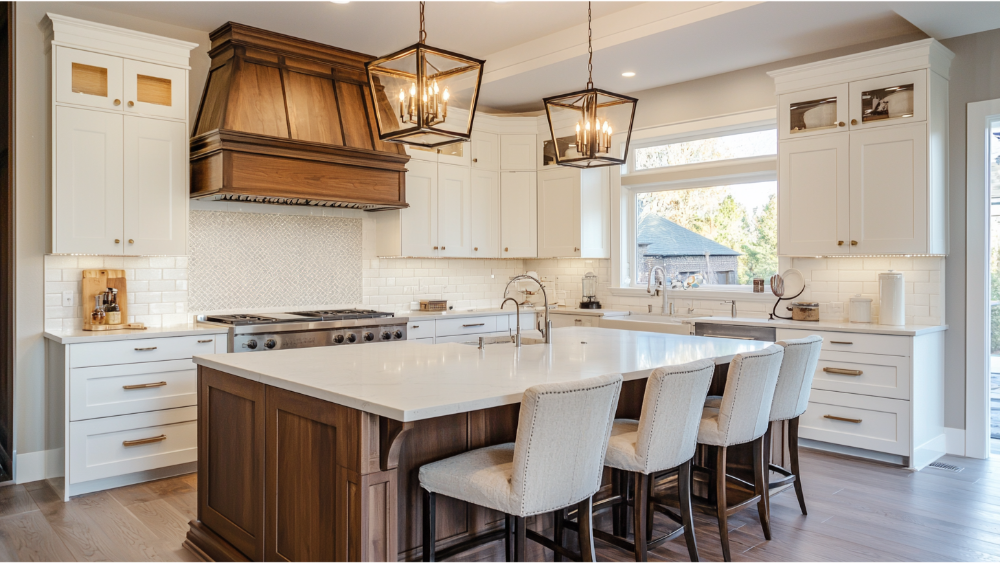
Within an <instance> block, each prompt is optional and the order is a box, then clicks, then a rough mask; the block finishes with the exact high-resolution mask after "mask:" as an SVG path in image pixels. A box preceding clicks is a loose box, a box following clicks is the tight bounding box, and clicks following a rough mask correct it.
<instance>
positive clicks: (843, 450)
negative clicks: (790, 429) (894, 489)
mask: <svg viewBox="0 0 1000 563" xmlns="http://www.w3.org/2000/svg"><path fill="white" fill-rule="evenodd" d="M799 446H801V447H803V448H811V449H814V450H820V451H824V452H832V453H837V454H843V455H849V456H853V457H860V458H863V459H874V460H876V461H883V462H886V463H892V464H895V465H901V466H904V467H906V463H905V459H904V457H903V456H901V455H896V454H887V453H884V452H876V451H874V450H864V449H861V448H855V447H852V446H842V445H840V444H831V443H830V442H820V441H819V440H810V439H808V438H799Z"/></svg>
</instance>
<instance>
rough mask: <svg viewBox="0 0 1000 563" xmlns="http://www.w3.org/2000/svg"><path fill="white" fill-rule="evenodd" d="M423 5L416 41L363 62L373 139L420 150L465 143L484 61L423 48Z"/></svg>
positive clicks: (440, 50) (426, 46)
mask: <svg viewBox="0 0 1000 563" xmlns="http://www.w3.org/2000/svg"><path fill="white" fill-rule="evenodd" d="M426 40H427V32H426V31H424V3H423V2H421V3H420V40H419V41H418V42H417V44H416V45H411V46H410V47H407V48H405V49H403V50H401V51H397V52H395V53H393V54H391V55H387V56H385V57H382V58H380V59H377V60H374V61H371V62H368V63H365V70H366V71H367V73H368V83H369V85H370V86H371V89H372V94H373V96H374V99H375V117H376V121H377V123H378V134H379V138H380V139H382V140H383V141H390V142H394V143H405V144H407V145H417V146H421V147H438V146H441V145H447V144H451V143H454V142H461V141H468V140H469V137H470V136H471V135H472V121H473V119H474V118H475V116H476V102H477V101H478V99H479V85H480V82H481V81H482V78H483V65H484V64H485V63H486V61H481V60H479V59H474V58H472V57H466V56H465V55H459V54H458V53H452V52H451V51H445V50H444V49H438V48H436V47H430V46H428V45H427V44H426V43H425V41H426Z"/></svg>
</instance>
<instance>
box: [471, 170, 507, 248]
mask: <svg viewBox="0 0 1000 563" xmlns="http://www.w3.org/2000/svg"><path fill="white" fill-rule="evenodd" d="M471 207H472V216H471V221H470V227H471V234H472V257H473V258H496V257H497V256H499V250H500V173H499V172H494V171H492V170H475V169H473V171H472V205H471Z"/></svg>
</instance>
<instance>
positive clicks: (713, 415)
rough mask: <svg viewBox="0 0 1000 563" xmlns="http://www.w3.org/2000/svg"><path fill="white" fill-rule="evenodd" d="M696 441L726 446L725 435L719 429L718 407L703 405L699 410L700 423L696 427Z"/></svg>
mask: <svg viewBox="0 0 1000 563" xmlns="http://www.w3.org/2000/svg"><path fill="white" fill-rule="evenodd" d="M698 443H699V444H706V445H709V446H726V445H728V444H726V436H725V434H724V433H723V432H722V431H721V430H720V429H719V409H716V408H712V407H705V409H704V410H703V411H702V412H701V425H700V426H699V427H698Z"/></svg>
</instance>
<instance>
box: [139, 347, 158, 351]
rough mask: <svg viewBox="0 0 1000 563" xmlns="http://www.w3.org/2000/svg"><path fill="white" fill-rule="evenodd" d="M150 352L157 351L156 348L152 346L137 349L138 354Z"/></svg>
mask: <svg viewBox="0 0 1000 563" xmlns="http://www.w3.org/2000/svg"><path fill="white" fill-rule="evenodd" d="M148 350H156V346H150V347H149V348H136V349H135V351H136V352H146V351H148Z"/></svg>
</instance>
